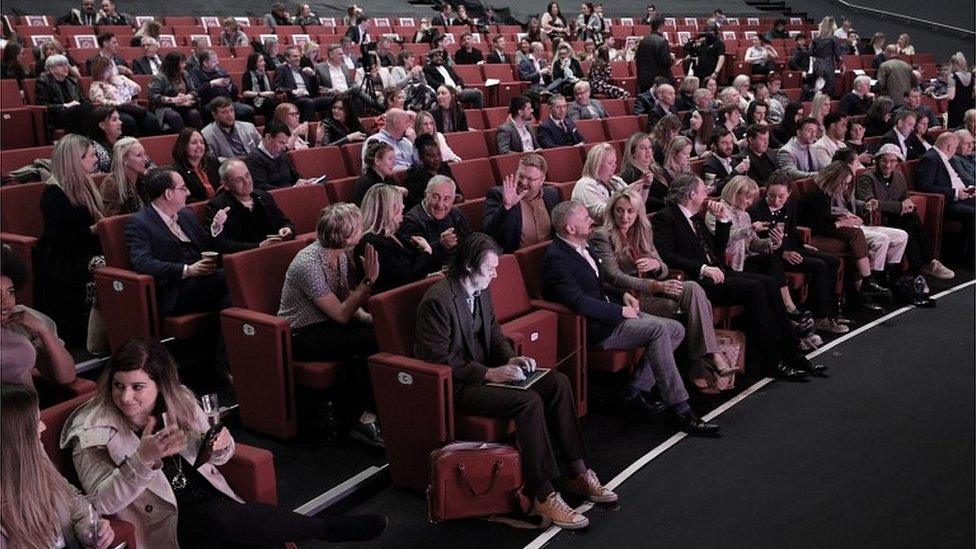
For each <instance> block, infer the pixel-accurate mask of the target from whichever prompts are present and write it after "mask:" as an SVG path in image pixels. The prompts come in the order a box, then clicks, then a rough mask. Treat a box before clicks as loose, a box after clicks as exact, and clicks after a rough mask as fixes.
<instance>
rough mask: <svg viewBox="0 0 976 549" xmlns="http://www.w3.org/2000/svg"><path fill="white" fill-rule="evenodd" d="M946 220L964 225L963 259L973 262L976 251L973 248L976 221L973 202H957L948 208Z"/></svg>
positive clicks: (975, 210)
mask: <svg viewBox="0 0 976 549" xmlns="http://www.w3.org/2000/svg"><path fill="white" fill-rule="evenodd" d="M945 213H946V219H951V220H953V221H958V222H960V223H962V237H963V247H962V249H963V257H964V258H965V259H967V260H969V261H972V260H973V255H974V252H976V249H974V247H973V232H974V230H976V229H974V225H976V224H974V221H976V207H974V205H973V201H972V200H957V201H955V202H953V203H952V204H949V205H948V206H946V212H945Z"/></svg>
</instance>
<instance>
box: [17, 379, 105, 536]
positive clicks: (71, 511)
mask: <svg viewBox="0 0 976 549" xmlns="http://www.w3.org/2000/svg"><path fill="white" fill-rule="evenodd" d="M0 406H2V407H3V416H2V419H0V426H2V429H0V433H2V444H0V457H2V463H0V469H2V474H3V484H2V485H0V494H2V497H3V502H4V504H3V514H2V515H0V546H2V547H32V548H39V549H40V548H44V549H46V548H55V547H77V546H78V545H79V544H81V545H83V546H86V547H94V548H96V549H105V548H106V547H109V546H110V544H111V543H112V540H113V539H114V538H115V533H114V532H113V531H112V527H111V526H110V525H109V523H108V521H107V520H104V519H102V518H101V517H100V516H99V515H98V513H97V512H96V511H95V510H94V509H92V508H91V506H90V505H89V503H88V501H86V499H85V498H84V497H82V495H81V494H80V493H78V490H77V489H75V487H73V486H71V485H70V484H68V481H67V480H65V479H64V477H62V476H61V473H59V472H58V470H57V469H55V467H54V464H53V463H51V460H50V458H48V456H47V454H46V453H44V448H43V447H42V446H41V441H40V438H41V433H43V432H44V430H45V428H46V427H45V425H44V423H43V422H42V421H41V419H40V414H39V413H38V399H37V393H36V392H35V391H34V389H33V388H31V387H28V386H25V385H7V384H4V385H3V387H2V388H0Z"/></svg>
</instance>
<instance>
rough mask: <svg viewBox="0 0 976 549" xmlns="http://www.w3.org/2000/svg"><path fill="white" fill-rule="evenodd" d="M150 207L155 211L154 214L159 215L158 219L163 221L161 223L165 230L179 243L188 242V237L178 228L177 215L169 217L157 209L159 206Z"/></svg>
mask: <svg viewBox="0 0 976 549" xmlns="http://www.w3.org/2000/svg"><path fill="white" fill-rule="evenodd" d="M152 207H153V209H154V210H156V213H157V214H159V217H160V218H161V219H162V220H163V223H165V224H166V228H168V229H169V232H171V233H173V236H175V237H176V238H177V239H178V240H179V241H180V242H189V241H190V237H188V236H186V233H184V232H183V229H182V228H180V223H179V214H178V213H177V214H176V215H173V216H170V215H169V214H167V213H166V212H164V211H163V210H161V209H159V206H157V205H156V204H155V203H153V204H152Z"/></svg>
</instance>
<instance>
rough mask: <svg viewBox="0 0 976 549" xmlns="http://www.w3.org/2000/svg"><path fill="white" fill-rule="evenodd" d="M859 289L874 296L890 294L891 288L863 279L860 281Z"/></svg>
mask: <svg viewBox="0 0 976 549" xmlns="http://www.w3.org/2000/svg"><path fill="white" fill-rule="evenodd" d="M861 291H862V292H867V293H869V294H872V295H875V296H891V290H889V289H888V288H885V287H884V286H882V285H881V284H878V283H877V282H875V281H874V280H865V281H864V282H862V283H861Z"/></svg>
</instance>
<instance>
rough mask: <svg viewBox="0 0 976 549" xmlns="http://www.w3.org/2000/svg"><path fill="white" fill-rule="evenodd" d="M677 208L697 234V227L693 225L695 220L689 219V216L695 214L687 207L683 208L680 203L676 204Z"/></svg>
mask: <svg viewBox="0 0 976 549" xmlns="http://www.w3.org/2000/svg"><path fill="white" fill-rule="evenodd" d="M678 209H679V210H681V214H682V215H684V216H685V221H687V222H688V224H689V225H691V230H692V231H693V232H694V233H695V234H698V227H695V222H694V221H692V220H691V218H692V217H693V216H694V215H695V214H694V213H692V212H691V210H689V209H688V208H685V207H684V206H682V205H681V204H678Z"/></svg>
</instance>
